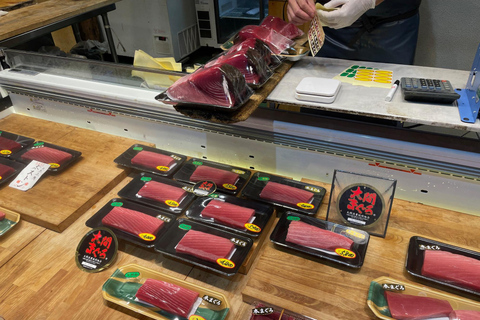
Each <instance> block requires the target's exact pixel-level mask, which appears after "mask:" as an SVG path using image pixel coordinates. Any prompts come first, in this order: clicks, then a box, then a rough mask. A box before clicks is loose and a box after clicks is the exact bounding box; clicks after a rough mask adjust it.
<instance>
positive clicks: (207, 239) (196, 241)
mask: <svg viewBox="0 0 480 320" xmlns="http://www.w3.org/2000/svg"><path fill="white" fill-rule="evenodd" d="M234 248H235V245H234V244H233V243H232V242H231V241H230V240H229V239H226V238H222V237H219V236H215V235H212V234H208V233H205V232H201V231H196V230H188V231H187V233H186V234H185V235H184V236H183V238H182V239H181V240H180V241H179V242H178V244H177V246H176V247H175V251H176V252H178V253H186V254H189V255H192V256H194V257H197V258H200V259H203V260H207V261H211V262H216V261H217V259H219V258H225V259H227V258H228V257H229V255H230V253H231V252H232V251H233V249H234Z"/></svg>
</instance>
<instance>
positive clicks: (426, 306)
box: [385, 291, 453, 320]
mask: <svg viewBox="0 0 480 320" xmlns="http://www.w3.org/2000/svg"><path fill="white" fill-rule="evenodd" d="M385 298H386V299H387V303H388V308H389V309H390V313H391V314H392V317H393V318H394V319H398V320H403V319H411V320H417V319H428V318H434V317H448V316H449V314H450V313H451V312H452V311H453V309H452V306H451V305H450V303H449V302H448V301H446V300H440V299H435V298H429V297H421V296H412V295H408V294H401V293H396V292H391V291H385Z"/></svg>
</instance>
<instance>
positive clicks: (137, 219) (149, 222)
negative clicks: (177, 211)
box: [102, 207, 164, 236]
mask: <svg viewBox="0 0 480 320" xmlns="http://www.w3.org/2000/svg"><path fill="white" fill-rule="evenodd" d="M102 224H103V225H104V226H107V227H113V228H115V229H119V230H122V231H125V232H127V233H131V234H134V235H137V236H138V235H139V234H141V233H149V234H153V235H156V234H157V232H158V231H160V229H162V228H163V225H164V222H163V221H162V220H160V219H157V218H155V217H152V216H150V215H148V214H145V213H142V212H140V211H135V210H131V209H127V208H123V207H113V209H112V210H110V212H109V213H108V214H107V215H106V216H105V217H103V219H102Z"/></svg>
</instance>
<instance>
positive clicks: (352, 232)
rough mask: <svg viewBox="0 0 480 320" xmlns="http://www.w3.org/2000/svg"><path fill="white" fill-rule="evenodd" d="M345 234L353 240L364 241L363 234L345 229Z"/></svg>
mask: <svg viewBox="0 0 480 320" xmlns="http://www.w3.org/2000/svg"><path fill="white" fill-rule="evenodd" d="M346 232H347V233H348V234H349V235H351V236H354V237H355V238H359V239H365V235H364V234H363V233H360V232H358V231H355V230H352V229H347V231H346Z"/></svg>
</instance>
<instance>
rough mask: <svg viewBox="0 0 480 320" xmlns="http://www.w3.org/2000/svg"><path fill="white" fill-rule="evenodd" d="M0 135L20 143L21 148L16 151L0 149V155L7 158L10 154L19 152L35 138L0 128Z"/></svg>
mask: <svg viewBox="0 0 480 320" xmlns="http://www.w3.org/2000/svg"><path fill="white" fill-rule="evenodd" d="M0 136H1V137H4V138H6V139H10V140H13V141H15V142H16V143H18V144H20V145H21V148H20V149H19V150H17V151H14V152H13V151H11V150H0V157H3V158H8V157H10V156H11V155H12V154H15V153H17V152H20V151H21V150H22V149H24V148H26V147H28V146H30V145H31V144H32V143H33V142H34V141H35V139H32V138H29V137H25V136H20V135H18V134H15V133H11V132H7V131H1V130H0Z"/></svg>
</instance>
